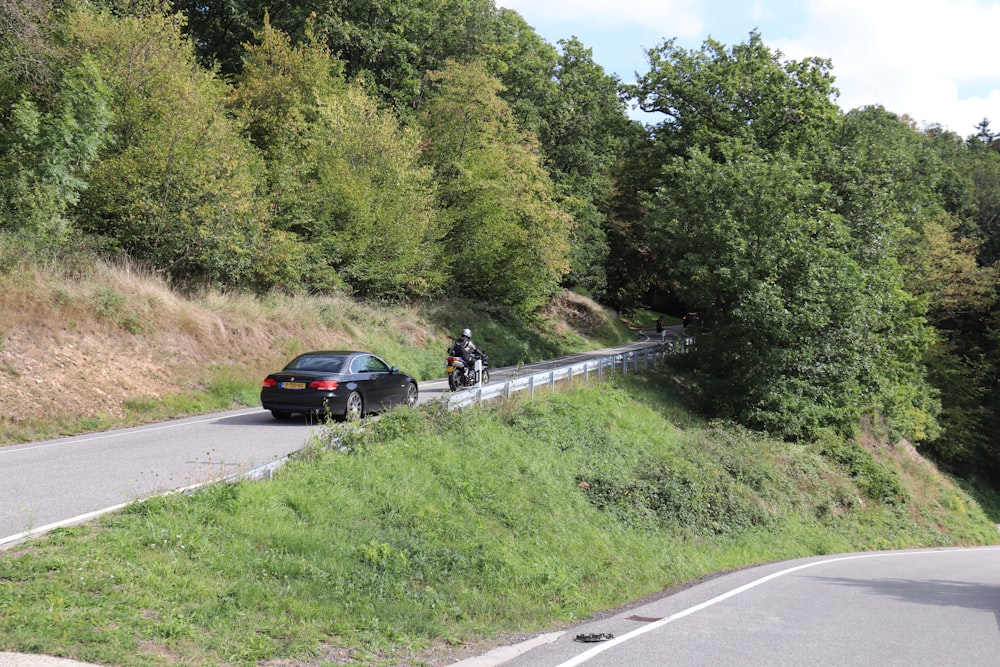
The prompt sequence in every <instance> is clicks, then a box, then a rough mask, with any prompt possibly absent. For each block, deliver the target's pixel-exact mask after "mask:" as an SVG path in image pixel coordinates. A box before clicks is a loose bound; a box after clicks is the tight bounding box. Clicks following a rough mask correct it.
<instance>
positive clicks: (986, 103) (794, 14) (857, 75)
mask: <svg viewBox="0 0 1000 667" xmlns="http://www.w3.org/2000/svg"><path fill="white" fill-rule="evenodd" d="M497 3H498V4H500V5H502V6H505V7H510V8H511V9H514V10H516V11H518V12H519V13H520V14H521V15H522V16H523V17H524V18H525V20H526V21H527V22H528V23H529V24H530V25H532V26H534V27H535V29H536V30H538V32H539V34H541V35H542V37H544V38H545V39H546V40H547V41H549V42H550V43H553V44H554V43H555V42H556V41H558V40H559V39H561V38H565V37H570V36H572V35H576V36H578V37H579V38H580V39H581V41H582V42H583V43H584V45H586V46H588V47H591V48H592V49H593V52H594V59H595V60H596V61H597V62H598V63H599V64H601V65H602V66H604V68H605V69H606V70H607V71H609V72H614V73H617V74H618V75H619V76H621V77H622V78H623V79H624V80H630V78H631V76H632V74H633V72H635V71H639V72H643V71H645V69H646V67H647V62H646V60H645V56H644V51H643V49H645V48H651V47H654V46H657V45H659V44H661V43H662V42H663V41H664V40H665V39H669V38H673V37H676V38H678V40H679V42H680V44H681V45H682V46H684V47H685V48H694V49H697V48H700V46H701V43H702V42H703V41H704V40H705V38H706V37H708V36H709V35H711V36H712V37H714V38H716V39H718V40H720V41H722V42H723V43H725V44H727V45H729V46H732V45H733V44H736V43H739V42H743V41H745V40H746V38H747V35H748V34H749V32H750V31H751V30H755V29H757V30H759V31H760V33H761V35H762V37H763V39H764V42H765V44H767V45H768V46H769V47H770V48H772V49H778V50H780V51H781V52H782V53H783V54H784V55H785V56H786V57H788V58H792V59H795V60H801V59H802V58H805V57H812V56H816V57H820V58H829V59H830V60H832V61H833V67H834V69H833V75H834V76H835V77H836V79H837V87H838V88H839V89H840V91H841V96H840V98H839V100H838V101H839V103H840V105H841V107H843V108H844V109H852V108H855V107H858V106H863V105H866V104H881V105H883V106H884V107H886V108H887V109H888V110H890V111H893V112H895V113H900V114H907V115H909V116H910V117H911V118H913V119H914V120H915V121H916V122H917V123H921V124H923V123H938V124H940V125H943V126H945V127H946V128H948V129H950V130H952V131H954V132H957V133H958V134H960V135H962V136H967V135H969V134H971V133H973V132H974V131H975V130H974V126H975V125H976V124H978V123H979V122H980V121H981V120H982V119H983V118H984V117H987V118H990V119H991V120H992V121H993V129H994V130H995V131H996V130H1000V65H998V57H997V56H998V55H1000V49H998V47H997V46H996V44H997V37H996V34H995V33H996V31H997V29H998V28H1000V0H989V1H985V2H984V1H983V0H978V1H977V0H908V1H907V2H905V3H904V2H895V1H889V0H635V1H632V2H630V1H623V0H497Z"/></svg>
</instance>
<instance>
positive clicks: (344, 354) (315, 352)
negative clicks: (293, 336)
mask: <svg viewBox="0 0 1000 667" xmlns="http://www.w3.org/2000/svg"><path fill="white" fill-rule="evenodd" d="M354 354H372V353H371V352H362V351H360V350H312V351H310V352H302V353H300V354H297V355H295V356H296V357H305V356H308V355H336V356H338V357H347V356H351V355H354ZM373 356H378V355H373Z"/></svg>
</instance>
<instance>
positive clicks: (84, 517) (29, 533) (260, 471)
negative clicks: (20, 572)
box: [0, 456, 289, 549]
mask: <svg viewBox="0 0 1000 667" xmlns="http://www.w3.org/2000/svg"><path fill="white" fill-rule="evenodd" d="M288 458H289V457H288V456H283V457H281V458H280V459H276V460H274V461H270V462H268V463H265V464H263V465H260V466H257V467H256V468H253V469H251V470H248V471H246V472H240V473H235V474H233V475H225V476H223V477H219V478H217V479H212V480H209V481H207V482H198V483H196V484H191V485H189V486H185V487H181V488H178V489H171V490H169V491H165V492H163V493H159V494H154V495H152V496H147V497H145V498H137V499H135V500H130V501H128V502H124V503H119V504H117V505H112V506H111V507H105V508H103V509H99V510H94V511H92V512H87V513H86V514H80V515H78V516H74V517H70V518H69V519H63V520H62V521H56V522H55V523H49V524H46V525H44V526H39V527H37V528H32V529H31V530H26V531H24V532H22V533H17V534H15V535H8V536H7V537H0V549H4V548H6V547H7V546H9V545H11V544H16V543H17V542H20V541H21V540H26V539H28V538H29V537H39V536H41V535H44V534H45V533H48V532H50V531H53V530H55V529H56V528H65V527H66V526H75V525H77V524H80V523H85V522H87V521H90V520H91V519H96V518H98V517H100V516H103V515H105V514H111V513H112V512H117V511H118V510H121V509H124V508H126V507H128V506H129V505H132V504H134V503H141V502H144V501H146V500H149V499H150V498H156V497H162V496H170V495H173V494H176V493H190V492H192V491H198V490H200V489H203V488H206V487H209V486H213V485H215V484H219V483H222V482H230V481H235V480H237V479H255V478H260V477H269V476H270V475H271V474H272V473H273V472H274V470H275V469H277V468H279V467H281V466H282V465H284V464H285V462H286V461H288Z"/></svg>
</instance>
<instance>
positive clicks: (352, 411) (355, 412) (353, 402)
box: [344, 391, 364, 421]
mask: <svg viewBox="0 0 1000 667" xmlns="http://www.w3.org/2000/svg"><path fill="white" fill-rule="evenodd" d="M363 408H364V401H362V400H361V394H359V393H358V392H356V391H352V392H351V395H350V396H348V397H347V409H346V410H344V421H355V420H357V419H361V412H362V410H363Z"/></svg>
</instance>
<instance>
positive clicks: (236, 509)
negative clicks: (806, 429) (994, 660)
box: [0, 371, 998, 666]
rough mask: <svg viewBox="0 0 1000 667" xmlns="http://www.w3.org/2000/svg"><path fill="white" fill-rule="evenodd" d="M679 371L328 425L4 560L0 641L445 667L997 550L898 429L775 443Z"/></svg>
mask: <svg viewBox="0 0 1000 667" xmlns="http://www.w3.org/2000/svg"><path fill="white" fill-rule="evenodd" d="M682 379H683V376H678V375H676V374H675V373H674V372H672V371H665V372H659V373H650V374H647V375H644V376H638V377H637V376H630V377H628V378H622V377H620V376H619V377H618V378H617V380H615V381H614V382H611V383H606V384H602V385H599V386H594V385H590V386H581V385H576V386H574V387H572V388H565V389H563V390H560V391H558V392H556V393H554V394H552V395H549V396H539V397H538V398H537V399H536V400H535V401H523V400H512V401H508V402H501V403H496V404H493V405H490V406H488V407H484V408H481V409H475V410H468V411H464V412H459V413H449V412H447V411H446V410H445V409H444V408H443V405H441V404H433V405H430V406H425V407H422V408H419V409H399V410H395V411H393V412H391V413H388V414H387V415H386V416H384V417H383V418H382V419H381V420H379V421H378V422H376V423H369V424H367V425H366V427H365V429H364V430H363V431H359V432H347V433H346V434H345V432H344V431H343V430H342V426H341V425H331V426H330V427H329V429H328V430H326V431H325V432H324V435H323V436H321V437H319V438H317V441H316V442H314V443H312V444H311V445H310V446H309V447H307V448H306V449H305V450H304V451H303V452H302V453H301V455H299V456H298V457H297V458H295V459H294V460H293V461H292V462H290V463H289V464H288V465H286V466H285V467H284V468H283V469H281V470H280V471H279V472H278V474H277V475H276V477H275V478H274V479H273V480H272V481H269V482H253V481H244V482H238V483H234V484H225V485H219V486H215V487H211V488H208V489H206V490H204V491H200V492H197V493H194V494H192V495H173V496H164V497H158V498H153V499H150V500H146V501H142V502H138V503H135V504H133V505H131V506H129V507H128V508H127V509H126V510H124V511H122V512H120V513H118V514H115V515H111V516H107V517H104V518H102V519H100V520H98V521H95V522H93V523H90V524H87V525H83V526H79V527H72V528H64V529H59V530H57V531H54V532H53V533H51V534H49V535H47V536H44V537H42V538H39V539H37V540H32V541H30V542H27V543H23V544H21V545H19V546H16V547H14V548H13V549H12V550H10V551H8V552H7V553H5V554H4V555H3V558H2V559H0V582H3V585H2V586H0V609H2V610H3V614H0V637H2V639H0V648H2V649H6V650H15V651H22V652H31V653H47V654H52V655H58V656H66V657H73V658H76V659H82V660H87V661H93V662H97V663H103V664H115V665H123V666H125V665H128V666H131V665H137V666H138V665H163V664H231V665H268V664H270V665H285V666H287V665H315V664H351V665H386V666H388V665H446V664H451V663H453V662H455V661H457V660H459V659H461V658H462V657H465V656H467V655H468V654H469V653H470V652H474V651H485V650H486V649H487V648H488V647H489V646H490V645H491V643H501V642H503V641H506V640H507V638H509V637H511V636H512V635H511V633H529V632H537V631H543V630H551V629H555V628H558V627H561V626H563V625H565V624H568V623H572V622H574V621H577V620H581V619H584V618H586V617H588V616H590V615H592V614H594V613H596V612H599V611H602V610H604V609H608V608H612V607H615V606H617V605H621V604H624V603H627V602H629V601H631V600H634V599H636V598H639V597H642V596H645V595H647V594H652V593H655V592H658V591H661V590H663V589H665V588H669V587H670V586H673V585H676V584H680V583H682V582H688V581H691V580H693V579H697V578H699V577H702V576H705V575H710V574H712V573H714V572H719V571H723V570H729V569H733V568H738V567H742V566H745V565H749V564H752V563H760V562H765V561H772V560H776V559H784V558H793V557H797V556H808V555H815V554H832V553H840V552H848V551H856V550H869V549H891V548H903V547H918V546H924V547H927V546H954V545H968V544H991V543H996V542H997V541H998V539H997V531H996V528H995V527H994V526H993V524H992V523H990V521H989V520H988V519H987V518H986V517H985V515H984V514H983V512H982V510H981V509H980V508H979V506H978V505H977V504H976V503H975V502H974V501H973V500H972V499H971V498H970V497H969V496H968V495H967V494H965V493H964V492H962V491H961V490H960V489H958V488H957V487H956V486H955V485H954V484H952V483H951V482H949V481H948V480H947V479H946V478H944V477H943V476H941V475H940V474H939V473H938V472H937V471H936V469H935V468H934V467H933V466H932V465H930V464H929V463H927V462H926V461H924V460H923V459H922V458H921V457H919V456H918V455H917V454H916V452H915V450H913V448H912V447H909V446H908V445H906V444H905V443H901V444H898V445H894V446H888V445H885V444H883V443H880V442H877V441H874V440H867V439H865V438H863V437H862V438H860V439H858V440H854V441H844V440H842V439H837V438H832V439H820V440H818V441H817V442H814V443H810V444H805V445H804V444H792V443H788V442H783V441H781V440H776V439H773V438H770V437H767V436H765V435H762V434H759V433H754V432H751V431H748V430H746V429H743V428H740V427H738V426H736V425H733V424H728V423H719V422H712V421H704V420H702V419H700V418H698V417H697V416H695V415H694V413H692V412H691V411H690V409H689V402H690V400H691V396H690V394H689V392H688V390H687V389H685V388H684V385H683V382H682V381H681V380H682ZM334 436H338V437H339V438H340V439H339V440H337V442H339V443H340V444H339V445H338V446H337V447H336V448H329V447H327V445H329V444H330V442H332V441H333V440H332V439H333V438H334Z"/></svg>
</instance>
